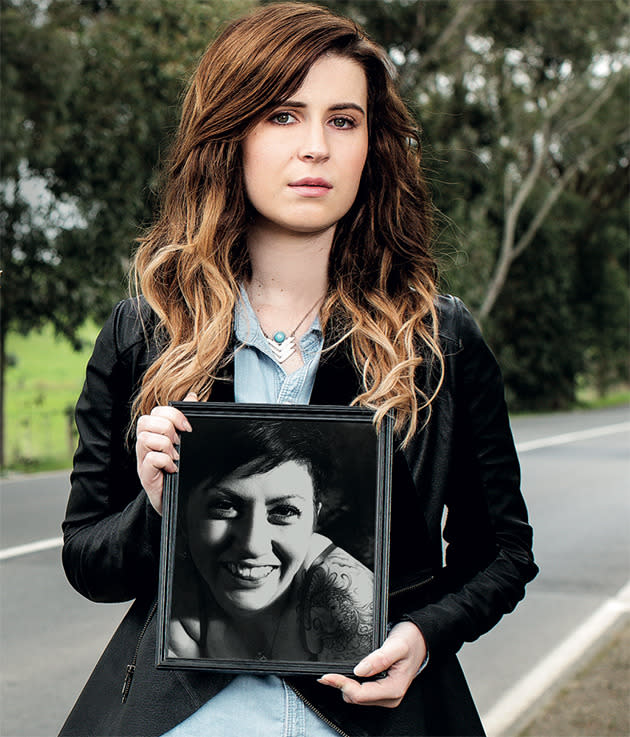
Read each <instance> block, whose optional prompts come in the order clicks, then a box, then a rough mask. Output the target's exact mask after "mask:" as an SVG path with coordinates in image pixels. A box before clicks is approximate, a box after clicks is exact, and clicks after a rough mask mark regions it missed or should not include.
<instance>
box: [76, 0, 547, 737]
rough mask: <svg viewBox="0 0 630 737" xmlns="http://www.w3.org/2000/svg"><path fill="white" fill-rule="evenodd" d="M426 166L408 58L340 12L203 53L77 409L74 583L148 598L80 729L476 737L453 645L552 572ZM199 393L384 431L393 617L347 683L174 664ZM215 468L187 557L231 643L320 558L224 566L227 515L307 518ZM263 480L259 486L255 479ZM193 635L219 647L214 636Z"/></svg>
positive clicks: (97, 686) (243, 555)
mask: <svg viewBox="0 0 630 737" xmlns="http://www.w3.org/2000/svg"><path fill="white" fill-rule="evenodd" d="M427 12H428V10H427ZM421 156H422V148H421V142H420V136H419V132H418V129H417V125H416V123H415V121H414V120H413V118H412V117H411V115H410V113H409V112H408V110H407V109H406V107H405V104H404V103H403V101H402V99H401V97H400V95H399V93H398V91H397V89H396V82H395V71H394V67H393V64H392V63H391V61H390V60H389V58H388V56H387V53H386V52H385V51H384V50H383V49H382V48H381V47H380V46H378V45H377V44H375V43H374V42H373V41H372V40H371V39H369V38H368V37H367V35H366V34H365V32H364V31H363V30H362V29H361V28H360V27H359V26H358V25H357V24H356V23H355V22H354V21H352V20H350V19H348V18H343V17H339V16H337V15H335V14H333V13H331V12H330V11H329V10H326V9H324V8H320V7H318V6H316V5H311V4H308V3H278V4H271V5H263V6H261V7H258V8H257V9H255V10H254V11H253V12H252V13H251V14H249V15H246V16H244V17H242V18H239V19H237V20H235V21H234V22H233V23H231V24H230V25H229V26H228V27H227V28H226V29H225V30H224V31H223V33H221V35H220V36H219V37H218V38H217V39H216V40H215V41H214V42H213V43H212V44H211V45H210V46H209V47H208V49H207V50H206V52H205V53H204V55H203V57H202V58H201V59H200V61H199V64H198V66H197V68H196V70H195V72H194V74H193V75H192V78H191V81H190V84H189V87H188V91H187V93H186V97H185V99H184V103H183V108H182V115H181V121H180V124H179V128H178V132H177V135H176V137H175V140H174V142H173V146H172V149H171V152H170V157H169V160H168V167H167V171H166V172H165V177H164V186H163V191H162V197H161V209H160V212H159V215H158V217H157V219H156V222H155V223H154V224H153V226H152V227H151V228H150V229H149V230H148V232H147V233H146V234H145V236H144V237H143V238H142V239H141V242H140V245H139V247H138V250H137V252H136V254H135V258H134V262H133V268H132V275H131V276H132V284H133V285H135V288H136V292H137V293H136V295H135V296H133V297H131V298H129V299H127V300H124V301H123V302H121V303H120V304H119V305H117V306H116V307H115V308H114V311H113V313H112V316H111V318H110V319H109V320H108V322H107V323H106V325H105V326H104V328H103V330H102V332H101V334H100V336H99V338H98V339H97V341H96V345H95V348H94V353H93V355H92V358H91V359H90V362H89V364H88V367H87V375H86V383H85V387H84V389H83V392H82V394H81V397H80V398H79V401H78V404H77V412H76V419H77V427H78V430H79V437H80V440H79V447H78V450H77V453H76V455H75V460H74V470H73V474H72V490H71V493H70V499H69V502H68V508H67V512H66V518H65V521H64V525H63V530H64V548H63V561H64V566H65V570H66V574H67V576H68V578H69V580H70V581H71V582H72V584H73V585H74V586H75V588H76V589H77V590H78V591H80V592H81V593H82V594H84V595H85V596H87V597H89V598H90V599H93V600H96V601H122V600H129V599H132V600H134V604H133V606H132V607H131V609H130V611H129V613H128V615H127V616H126V618H125V620H124V621H123V622H122V624H121V626H120V628H119V629H118V631H117V632H116V634H115V635H114V637H113V639H112V641H111V643H110V645H109V646H108V648H107V650H106V651H105V653H104V655H103V657H102V659H101V660H100V662H99V664H98V666H97V667H96V669H95V671H94V673H93V675H92V677H91V678H90V679H89V681H88V683H87V684H86V686H85V689H84V690H83V692H82V694H81V696H80V697H79V700H78V702H77V704H76V706H75V709H74V710H73V712H72V713H71V715H70V716H69V718H68V720H67V722H66V724H65V726H64V728H63V730H62V734H63V735H64V737H65V736H67V735H80V736H81V737H86V735H118V737H121V736H122V735H142V737H149V736H150V735H161V734H165V733H168V734H169V736H170V737H189V736H191V735H197V734H200V735H204V737H208V736H209V735H259V734H260V735H265V737H276V736H279V735H287V734H291V735H293V734H307V735H308V737H313V736H315V735H317V737H324V736H325V735H326V736H330V735H337V734H349V735H361V736H362V737H364V736H365V735H398V737H400V736H401V735H414V736H417V735H434V736H435V735H457V736H458V737H462V736H463V735H482V734H483V727H482V725H481V721H480V719H479V716H478V713H477V710H476V707H475V704H474V703H473V700H472V697H471V694H470V691H469V689H468V686H467V684H466V680H465V678H464V676H463V674H462V671H461V668H460V666H459V663H458V660H457V657H456V652H457V650H458V649H459V648H460V647H461V646H462V644H463V643H464V642H465V641H472V640H474V639H476V638H477V637H479V636H480V635H482V634H483V633H485V632H487V631H488V630H489V629H491V628H492V627H493V626H494V625H495V624H496V623H497V622H498V621H499V619H500V618H501V617H502V616H503V615H504V614H505V613H507V612H509V611H511V610H512V609H513V608H514V607H515V606H516V604H517V603H518V602H519V601H520V599H522V597H523V596H524V593H525V585H526V584H527V582H528V581H530V580H531V579H532V578H533V577H534V576H535V575H536V572H537V568H536V565H535V564H534V561H533V554H532V530H531V528H530V526H529V524H528V521H527V510H526V507H525V503H524V501H523V497H522V495H521V491H520V473H519V464H518V459H517V455H516V450H515V447H514V442H513V439H512V434H511V431H510V426H509V420H508V414H507V408H506V405H505V399H504V391H503V382H502V378H501V374H500V371H499V368H498V366H497V363H496V361H495V359H494V357H493V355H492V353H491V352H490V350H489V348H488V346H487V345H486V343H485V341H484V339H483V337H482V335H481V332H480V330H479V328H478V327H477V325H476V324H475V322H474V320H473V318H472V317H471V315H470V313H469V312H468V310H467V309H466V307H465V306H464V305H463V304H462V303H461V301H460V300H459V299H457V298H456V297H453V296H450V295H442V294H440V293H439V287H438V271H437V265H436V261H435V258H434V255H433V250H432V246H433V238H432V214H433V208H432V204H431V198H430V195H429V192H428V188H427V184H426V181H425V178H424V174H423V170H422V166H421ZM181 400H187V401H190V402H194V401H198V400H201V401H213V402H243V403H274V404H287V403H288V404H319V405H337V406H346V407H347V406H349V405H359V406H362V407H365V408H368V409H369V410H372V411H373V413H374V424H375V425H376V426H377V427H381V426H382V423H383V421H384V418H385V417H387V416H388V415H391V417H392V424H393V432H394V435H395V446H396V450H395V453H394V458H393V477H392V485H391V486H392V502H391V535H390V539H389V547H390V556H389V562H390V565H389V570H388V578H387V582H386V586H387V590H388V592H389V608H388V612H389V614H388V616H389V619H390V621H389V625H391V626H390V627H389V628H388V635H387V637H386V639H385V641H384V642H383V643H382V645H381V646H380V647H379V648H377V649H376V650H374V651H373V652H370V653H367V654H366V655H365V656H364V657H362V658H361V659H360V660H358V662H357V663H356V665H355V667H354V676H355V677H350V676H348V675H345V674H341V673H335V672H330V673H322V674H321V676H320V677H319V678H317V679H316V678H314V677H312V676H310V675H305V674H302V675H300V676H295V677H284V678H281V677H279V676H276V675H265V676H262V675H260V676H259V675H254V674H239V675H236V676H234V677H232V676H229V675H226V674H225V673H211V672H207V671H206V672H196V671H185V670H176V669H173V670H169V671H165V670H162V669H156V667H155V656H156V637H157V624H156V619H157V618H156V617H155V611H156V595H157V589H158V578H159V557H160V555H159V554H160V531H161V522H162V517H161V515H162V501H163V500H162V494H163V487H164V475H165V473H174V472H175V471H176V470H177V460H178V459H179V453H178V446H179V443H180V440H181V435H182V434H184V433H191V434H193V435H194V430H193V428H192V426H191V424H190V423H189V422H188V420H187V418H186V416H185V414H184V413H183V412H181V411H180V410H178V409H177V408H176V407H174V406H169V402H171V401H181ZM206 460H207V464H208V469H209V471H208V474H207V475H208V476H209V477H210V478H212V479H213V481H212V482H211V485H210V486H209V487H206V486H204V487H203V489H202V488H200V489H199V491H198V494H199V496H198V497H195V498H194V499H193V500H192V504H193V505H195V506H194V508H193V511H192V512H191V513H190V519H189V520H188V521H189V522H192V523H193V524H192V526H191V531H195V530H196V532H195V534H196V535H198V541H199V543H194V544H193V545H192V546H191V557H192V558H193V560H194V559H195V558H196V559H197V562H198V564H199V565H198V570H199V572H200V577H201V580H202V581H203V582H205V584H206V588H207V590H208V592H209V593H210V594H211V595H212V599H213V600H215V601H211V599H210V598H209V597H208V598H207V601H206V604H207V607H208V613H209V615H210V616H211V617H213V618H214V621H216V623H217V627H218V626H219V625H220V622H221V621H222V620H223V619H224V617H223V614H222V613H224V612H229V613H230V617H229V619H228V624H230V626H231V623H234V622H236V620H237V619H238V617H240V616H241V614H247V611H246V610H247V609H248V607H250V608H251V607H252V606H253V602H254V600H255V599H257V598H258V597H259V596H260V599H261V600H263V599H264V600H265V601H264V602H263V603H265V604H266V608H267V609H269V608H271V610H273V609H274V607H275V606H276V605H275V599H274V595H275V596H277V597H278V601H281V600H282V599H283V598H286V597H290V596H292V595H293V584H292V583H291V584H289V579H290V577H291V571H292V570H293V568H295V569H296V571H297V574H296V575H297V576H299V575H300V571H303V570H304V569H305V568H307V566H308V562H307V561H308V556H309V555H313V553H314V551H311V550H310V548H309V549H307V552H306V554H305V558H304V560H303V561H302V562H301V563H300V562H299V559H300V558H301V556H302V554H303V552H299V553H297V552H295V553H294V558H292V560H293V561H294V562H293V563H289V556H288V555H285V559H283V558H282V556H281V554H280V549H279V543H278V542H276V545H275V547H276V552H275V553H274V552H273V547H274V544H273V543H267V549H268V547H269V545H271V549H272V555H267V557H265V558H264V560H265V561H266V563H265V564H264V566H263V567H261V568H259V569H256V568H255V566H254V565H253V561H254V558H255V556H254V555H253V553H252V552H251V551H249V550H247V549H246V545H247V544H249V543H238V545H240V546H241V548H240V550H239V549H238V547H237V554H236V555H233V554H232V553H231V552H230V553H223V552H217V558H218V560H219V561H220V564H219V567H218V568H213V569H212V570H210V569H209V568H208V567H206V566H205V564H204V563H203V562H202V560H201V559H202V557H203V555H202V553H201V551H200V545H201V541H204V544H206V543H207V544H208V545H209V544H210V541H211V540H212V541H214V540H215V537H216V538H218V539H220V538H221V536H222V534H223V533H222V532H221V531H219V532H217V530H223V531H226V530H227V529H228V528H231V527H232V526H233V523H232V522H231V520H230V519H223V518H224V517H227V518H236V517H237V516H239V515H242V516H240V517H239V519H241V520H248V521H249V522H252V520H254V519H256V520H258V519H260V518H261V517H262V518H263V520H266V523H267V524H269V525H271V526H273V527H277V528H280V527H282V526H283V525H284V524H285V523H286V522H287V521H288V520H291V519H292V518H293V517H294V516H295V515H294V513H293V512H292V511H291V508H292V507H293V508H296V509H297V508H298V504H297V503H295V502H296V501H297V500H294V502H291V503H289V504H286V505H284V507H282V503H281V507H280V509H281V511H280V512H278V508H277V507H276V506H275V504H276V499H275V498H274V497H273V493H271V495H269V494H268V490H267V491H265V492H264V494H263V495H262V497H261V499H258V498H256V499H254V498H253V492H252V488H251V485H250V482H249V481H246V476H241V473H242V472H241V471H238V468H239V466H238V465H236V466H234V468H233V469H231V470H230V472H229V473H228V474H227V475H222V474H221V473H219V472H215V471H214V464H215V463H216V464H217V467H218V465H219V464H220V462H221V458H220V455H219V453H217V452H212V449H210V448H208V449H207V450H206ZM294 460H295V459H294ZM298 465H299V464H298ZM278 468H279V467H278ZM210 469H212V470H210ZM281 470H282V472H284V471H287V470H290V471H291V473H294V474H296V473H297V472H298V469H297V468H296V466H295V465H291V466H288V467H287V466H284V468H282V469H281ZM235 471H236V475H234V472H235ZM269 473H273V470H272V469H271V468H268V469H258V470H257V471H255V472H254V473H253V474H252V475H251V477H250V480H251V479H252V478H253V479H255V482H256V484H257V485H262V486H259V488H262V487H263V486H264V485H265V483H266V482H268V481H269V476H268V475H266V474H269ZM275 473H280V471H278V470H276V472H275ZM302 476H303V474H302ZM287 493H288V494H289V496H291V494H294V491H289V492H287V490H286V489H283V490H282V496H286V494H287ZM269 497H270V498H269ZM206 504H207V505H206ZM204 505H206V506H204ZM309 506H310V505H308V504H307V505H306V507H309ZM274 509H275V511H274ZM300 509H301V511H302V514H303V515H304V516H303V517H300V520H304V522H305V523H306V522H308V525H306V524H305V528H308V529H311V524H310V521H311V520H310V518H311V512H310V511H308V510H307V509H306V508H303V509H302V508H300ZM316 509H317V502H315V504H314V505H313V512H312V514H313V518H315V516H316ZM198 515H200V516H198ZM217 518H219V519H217ZM228 522H229V523H230V524H228ZM276 522H282V524H275V523H276ZM286 526H287V527H288V526H289V525H286ZM235 544H236V543H235ZM217 550H218V546H217ZM223 555H225V556H226V557H225V558H222V556H223ZM276 559H277V562H276ZM258 580H261V581H262V580H268V581H269V589H270V590H273V591H272V592H271V593H270V592H269V591H268V590H267V585H266V584H264V585H263V584H259V583H258ZM293 580H295V577H294V579H293ZM272 584H273V585H272ZM276 584H277V585H276ZM215 603H216V606H215ZM258 603H261V602H258ZM264 609H265V607H263V610H262V611H264ZM289 610H290V608H289ZM185 615H186V613H185V612H183V613H181V617H182V620H181V621H182V623H183V622H184V617H185ZM250 619H251V621H252V622H254V620H255V619H256V616H255V615H253V616H252V617H251V618H250ZM267 619H270V618H267ZM261 623H262V624H261V635H260V638H259V640H257V641H254V642H252V643H251V645H250V647H249V651H250V653H258V652H259V651H260V652H262V653H263V655H264V654H265V653H266V652H268V651H269V650H270V649H271V650H272V651H276V650H277V649H278V648H279V647H280V644H279V642H278V639H279V636H278V638H276V639H275V641H274V633H273V631H270V630H269V626H268V622H265V614H264V613H263V614H262V615H261ZM287 631H288V630H287ZM192 634H193V637H192V638H190V639H192V641H193V642H197V643H198V646H200V647H203V646H204V645H203V643H204V641H205V642H207V643H208V646H209V645H210V643H211V642H212V643H213V644H215V642H214V641H215V639H216V637H215V633H214V630H213V632H212V633H207V632H206V634H204V635H203V636H202V634H201V632H198V633H196V634H197V635H198V636H197V637H195V636H194V635H195V633H192ZM295 634H296V633H295V631H294V632H293V634H292V635H291V637H294V636H295ZM298 634H299V629H298ZM228 635H229V633H227V630H226V637H227V636H228ZM204 638H205V640H204ZM189 644H190V643H189ZM310 645H311V643H309V646H308V647H307V648H306V650H307V651H308V652H311V651H312V650H311V647H310ZM315 649H316V648H315ZM383 673H384V674H385V675H384V677H378V676H379V675H380V674H383ZM121 689H122V698H121ZM296 725H297V726H296Z"/></svg>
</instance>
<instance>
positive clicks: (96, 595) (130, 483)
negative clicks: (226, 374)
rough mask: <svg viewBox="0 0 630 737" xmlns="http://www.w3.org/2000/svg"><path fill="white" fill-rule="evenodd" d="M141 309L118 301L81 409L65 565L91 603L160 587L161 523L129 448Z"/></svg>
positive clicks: (138, 372) (88, 376) (66, 526)
mask: <svg viewBox="0 0 630 737" xmlns="http://www.w3.org/2000/svg"><path fill="white" fill-rule="evenodd" d="M137 304H138V303H137V302H135V301H133V300H126V301H125V302H121V303H120V304H119V305H117V306H116V308H115V309H114V311H113V313H112V315H111V316H110V318H109V320H108V321H107V323H106V324H105V326H104V327H103V329H102V331H101V333H100V335H99V336H98V338H97V340H96V344H95V347H94V352H93V354H92V357H91V358H90V361H89V363H88V365H87V370H86V379H85V384H84V386H83V390H82V392H81V395H80V397H79V400H78V403H77V406H76V422H77V428H78V431H79V444H78V448H77V451H76V454H75V457H74V468H73V471H72V475H71V477H70V480H71V491H70V498H69V501H68V506H67V510H66V517H65V520H64V522H63V525H62V528H63V534H64V545H63V565H64V569H65V572H66V575H67V577H68V580H69V581H70V583H71V584H72V586H74V588H75V589H76V590H77V591H79V592H80V593H81V594H83V595H84V596H86V597H87V598H89V599H92V600H94V601H110V602H113V601H126V600H128V599H133V598H135V597H137V596H139V595H140V594H142V593H147V592H149V591H150V590H155V587H156V585H157V584H156V582H157V573H158V565H159V540H160V528H161V517H160V516H159V515H158V514H157V513H156V512H155V511H154V509H153V507H152V506H151V504H150V503H149V502H148V498H147V495H146V494H145V492H144V490H143V489H142V487H141V485H140V481H139V478H138V476H137V473H136V469H135V457H134V453H133V449H132V448H129V447H128V445H127V441H126V436H127V431H128V426H129V422H130V407H131V401H132V397H133V393H134V391H135V389H136V384H137V383H138V382H139V380H140V378H141V369H142V367H141V366H140V365H139V358H138V357H139V355H140V354H142V351H140V350H139V346H142V344H143V341H145V337H144V332H143V328H142V322H141V319H140V315H139V311H138V308H137Z"/></svg>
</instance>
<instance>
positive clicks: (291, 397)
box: [234, 286, 324, 404]
mask: <svg viewBox="0 0 630 737" xmlns="http://www.w3.org/2000/svg"><path fill="white" fill-rule="evenodd" d="M234 330H235V334H236V339H237V350H236V352H235V354H234V398H235V400H236V401H237V402H252V403H265V404H308V403H309V400H310V398H311V392H312V391H313V384H314V383H315V374H316V373H317V367H318V366H319V358H320V356H321V353H322V346H323V344H324V336H323V333H322V329H321V324H320V322H319V317H316V318H315V320H314V321H313V324H312V325H311V327H310V328H309V330H308V331H307V332H306V333H305V334H304V335H303V336H302V337H301V338H300V340H299V346H300V351H301V353H302V360H303V361H304V365H303V366H301V367H300V368H299V369H297V371H294V372H293V373H291V374H287V373H286V371H285V370H284V369H283V368H282V365H281V364H279V363H278V362H277V361H276V360H275V358H274V357H273V353H272V352H271V347H270V346H269V344H268V343H267V341H266V339H265V335H264V333H263V331H262V330H261V327H260V324H259V323H258V319H257V318H256V313H255V312H254V309H253V307H252V305H251V303H250V301H249V297H248V296H247V292H246V291H245V288H244V287H243V286H241V299H240V301H239V303H238V304H237V306H236V311H235V314H234Z"/></svg>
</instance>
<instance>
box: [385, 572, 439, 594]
mask: <svg viewBox="0 0 630 737" xmlns="http://www.w3.org/2000/svg"><path fill="white" fill-rule="evenodd" d="M432 581H435V576H429V578H425V579H424V580H423V581H418V582H417V583H412V584H409V586H403V587H402V589H396V591H392V592H391V593H390V594H389V596H390V597H392V596H398V594H406V593H407V591H413V590H414V589H419V588H420V587H421V586H426V585H427V584H429V583H431V582H432Z"/></svg>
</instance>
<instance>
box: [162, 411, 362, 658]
mask: <svg viewBox="0 0 630 737" xmlns="http://www.w3.org/2000/svg"><path fill="white" fill-rule="evenodd" d="M208 448H211V449H212V452H211V453H209V452H208ZM186 450H187V455H188V458H189V460H192V458H196V459H199V460H197V461H196V462H195V463H191V464H188V475H187V476H186V484H185V487H186V489H184V488H182V484H180V489H179V494H178V498H179V505H178V506H179V514H178V535H177V542H178V543H179V545H178V546H176V555H175V564H174V572H173V587H172V590H173V593H172V596H171V617H170V622H169V631H168V640H167V641H168V647H169V650H170V655H171V656H173V657H178V658H209V659H212V660H221V659H226V658H227V659H235V658H238V659H247V660H260V659H264V660H289V661H318V660H319V661H328V662H336V661H348V660H350V659H354V662H358V661H359V660H360V659H361V658H362V657H364V656H365V655H367V654H368V653H369V652H370V649H371V647H370V645H371V642H372V635H371V633H372V625H373V607H372V599H373V574H372V571H370V570H369V569H368V568H367V567H366V566H365V565H363V564H362V563H361V562H360V561H359V560H357V559H356V558H355V557H354V556H352V555H351V554H350V553H348V552H347V551H346V550H344V549H343V548H340V547H339V546H337V545H335V544H334V543H333V542H332V540H331V539H330V538H329V537H327V536H326V535H325V534H322V532H326V531H328V529H329V527H330V526H329V524H327V521H329V520H330V519H331V517H334V513H335V511H336V510H333V509H330V508H329V507H331V506H332V504H333V503H334V501H335V500H341V501H343V496H341V495H340V494H338V493H337V494H335V493H333V494H331V493H330V492H334V491H335V490H334V489H333V488H331V487H333V485H334V476H335V473H334V470H332V471H331V467H332V468H334V465H335V464H334V459H333V460H332V462H331V458H330V453H331V451H332V447H331V444H327V443H326V442H325V440H324V438H323V437H322V436H321V433H318V432H317V431H316V430H313V428H309V427H305V426H304V423H300V422H291V421H274V422H272V421H269V420H267V421H264V422H256V421H254V420H251V421H250V422H249V423H248V425H247V426H243V427H239V428H238V429H237V430H235V431H234V432H229V433H226V432H225V428H224V426H223V425H221V426H220V427H217V428H216V430H213V431H211V432H204V433H203V434H201V435H200V436H199V440H198V441H197V442H195V438H191V439H190V440H189V442H188V443H187V446H186ZM191 466H192V468H191ZM186 490H188V491H186ZM329 497H331V498H329ZM358 523H359V520H356V522H355V524H356V525H358ZM367 547H368V549H370V548H371V549H372V551H373V541H372V545H368V546H367ZM367 562H369V563H372V562H373V555H371V556H368V561H367Z"/></svg>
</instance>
